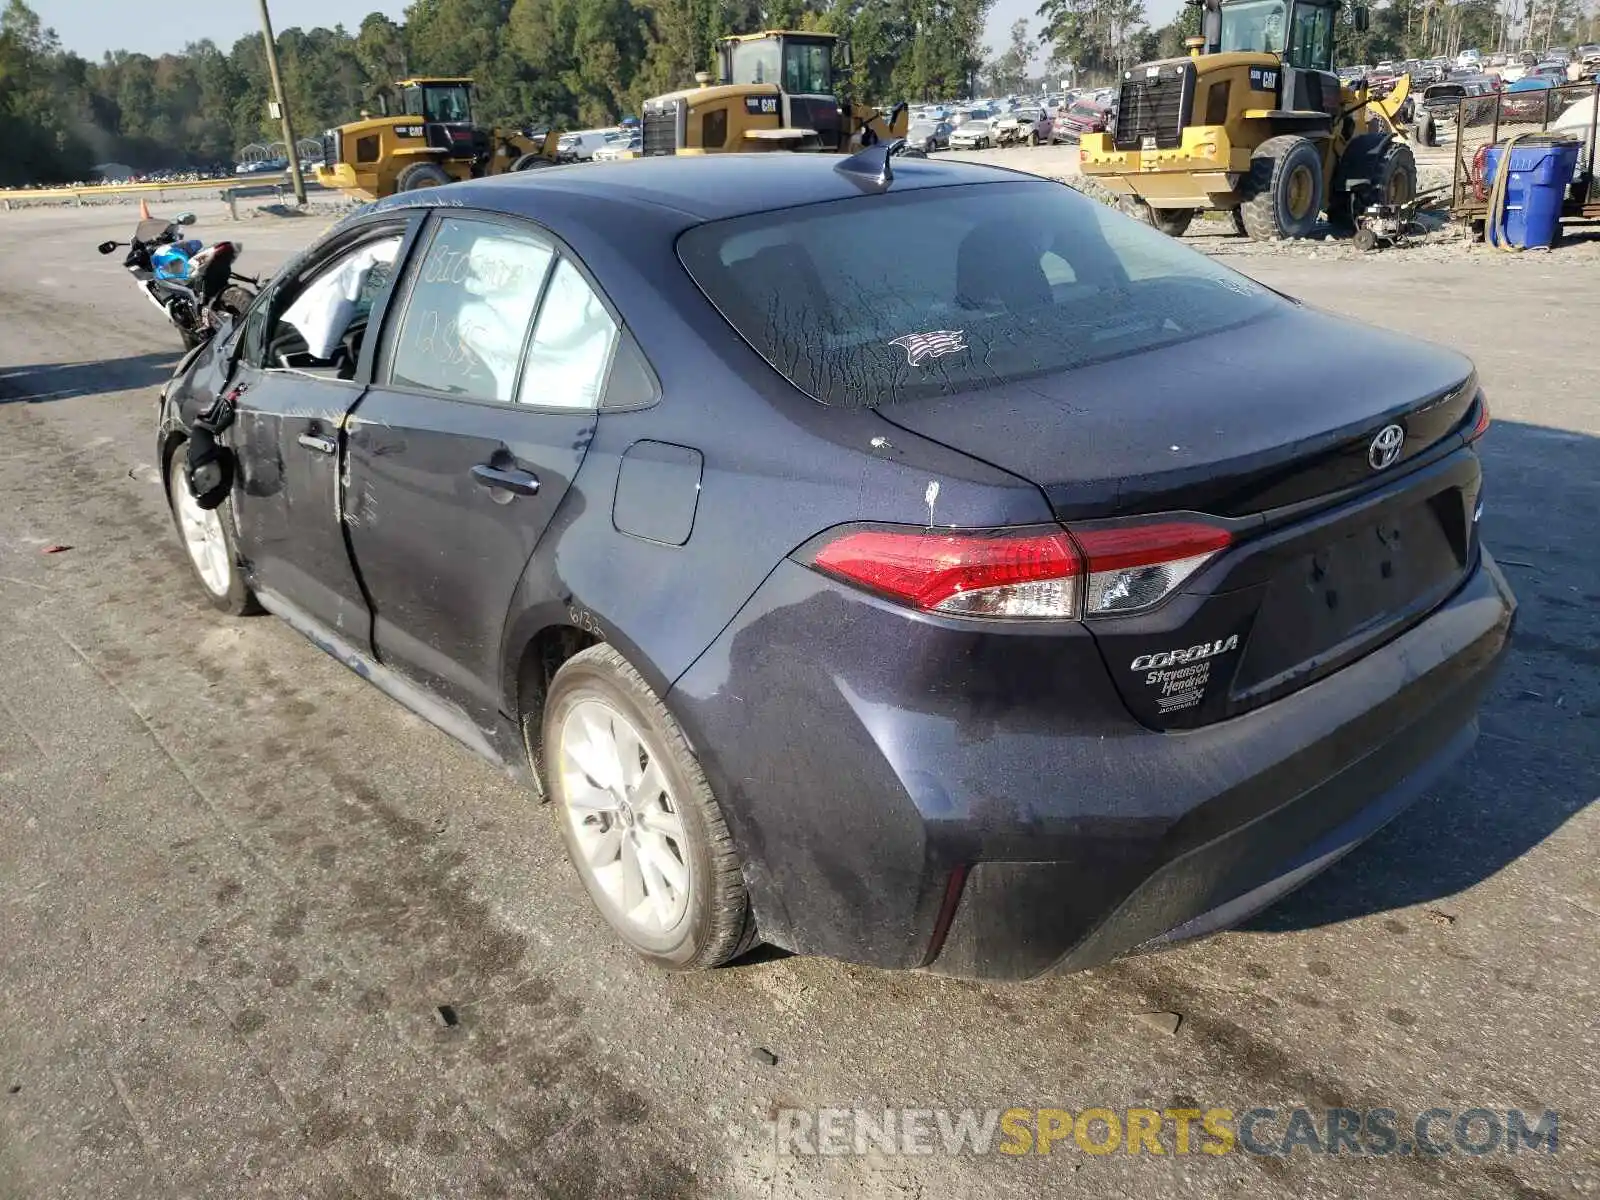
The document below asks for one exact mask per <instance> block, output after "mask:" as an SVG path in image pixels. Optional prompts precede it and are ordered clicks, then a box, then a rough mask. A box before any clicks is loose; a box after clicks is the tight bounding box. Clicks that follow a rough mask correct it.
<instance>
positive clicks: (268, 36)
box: [260, 0, 306, 208]
mask: <svg viewBox="0 0 1600 1200" xmlns="http://www.w3.org/2000/svg"><path fill="white" fill-rule="evenodd" d="M260 4H261V38H262V41H264V42H265V43H266V47H267V73H268V74H270V75H271V76H272V95H273V99H274V101H275V104H276V107H277V109H278V116H279V117H280V118H281V119H282V121H283V144H284V145H285V146H287V147H288V148H289V179H290V181H291V182H292V183H293V184H294V199H295V203H296V204H299V205H300V206H301V207H302V208H303V207H305V202H306V181H305V178H304V177H303V176H302V175H301V174H300V148H299V147H298V146H296V145H295V138H294V122H292V121H291V120H289V104H288V102H287V101H286V100H284V98H283V76H281V75H280V74H279V73H278V43H277V40H276V39H275V38H274V37H273V36H272V14H271V13H269V12H268V11H267V0H260Z"/></svg>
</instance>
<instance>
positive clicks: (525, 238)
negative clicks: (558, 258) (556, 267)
mask: <svg viewBox="0 0 1600 1200" xmlns="http://www.w3.org/2000/svg"><path fill="white" fill-rule="evenodd" d="M554 258H555V250H554V248H553V247H552V246H551V245H550V243H548V242H546V241H544V240H543V239H541V238H538V237H535V236H533V234H531V233H529V232H527V231H524V230H521V229H513V228H510V227H508V226H506V225H502V224H499V223H498V222H492V221H475V220H470V219H466V218H461V217H446V218H445V219H443V220H441V221H440V222H439V224H438V226H437V227H436V228H435V230H434V234H433V240H432V241H431V242H430V243H429V245H428V249H427V253H426V254H425V255H424V256H423V258H422V262H421V265H420V266H419V267H418V268H417V269H416V273H415V275H414V277H413V279H412V283H411V296H410V299H409V301H408V302H407V304H406V311H405V316H404V317H403V318H402V319H401V321H400V325H399V328H398V329H397V330H396V333H395V339H394V346H393V350H392V351H391V353H390V355H389V363H390V365H389V381H390V382H391V383H393V384H395V385H397V386H399V387H412V388H423V389H426V390H428V391H433V392H444V393H447V394H449V395H452V396H461V397H464V398H466V399H471V400H499V401H502V402H508V401H510V400H511V398H512V396H513V394H514V393H515V391H516V383H517V365H518V363H519V362H520V361H521V357H522V345H523V343H524V341H526V340H527V336H528V325H529V323H530V322H531V321H532V319H533V310H534V307H535V306H536V305H537V304H538V303H539V294H540V290H541V289H542V288H543V286H544V281H545V276H546V275H547V274H548V273H549V269H550V264H551V262H552V261H553V259H554Z"/></svg>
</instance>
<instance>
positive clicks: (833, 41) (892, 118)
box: [640, 30, 907, 158]
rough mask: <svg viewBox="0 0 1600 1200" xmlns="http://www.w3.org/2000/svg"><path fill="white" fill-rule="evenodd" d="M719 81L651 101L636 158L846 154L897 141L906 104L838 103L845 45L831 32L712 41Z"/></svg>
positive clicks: (701, 79)
mask: <svg viewBox="0 0 1600 1200" xmlns="http://www.w3.org/2000/svg"><path fill="white" fill-rule="evenodd" d="M717 59H718V67H719V71H718V74H719V76H720V77H719V78H718V79H716V80H713V79H712V78H711V77H710V76H708V75H702V76H697V77H696V78H697V82H698V86H697V87H693V88H686V89H684V90H683V91H677V92H670V93H668V94H667V95H664V96H656V97H655V98H653V99H650V100H647V101H645V103H644V109H643V113H642V115H641V118H640V120H641V125H642V130H641V139H640V140H641V147H640V155H641V156H642V157H647V158H648V157H652V156H655V155H663V154H724V153H749V152H751V151H760V150H802V151H820V152H824V153H845V154H853V153H855V152H856V151H858V150H861V149H862V148H864V147H866V146H871V145H874V144H876V143H878V142H887V141H890V140H892V139H894V138H899V137H904V136H905V132H906V126H907V118H906V106H905V105H904V104H897V105H895V107H894V108H893V109H892V110H890V111H889V112H888V113H887V114H885V113H882V112H880V111H879V110H878V109H876V108H872V107H871V106H869V105H863V104H855V103H852V102H850V101H849V100H847V99H841V98H840V97H839V95H838V94H837V92H836V85H835V78H834V68H835V65H838V66H842V67H848V66H849V64H850V45H849V43H848V42H841V41H840V40H839V39H838V38H837V37H836V36H835V35H833V34H831V33H816V32H798V31H790V30H766V31H765V32H762V33H752V34H744V35H741V36H737V37H729V38H723V39H722V40H721V41H719V42H718V43H717Z"/></svg>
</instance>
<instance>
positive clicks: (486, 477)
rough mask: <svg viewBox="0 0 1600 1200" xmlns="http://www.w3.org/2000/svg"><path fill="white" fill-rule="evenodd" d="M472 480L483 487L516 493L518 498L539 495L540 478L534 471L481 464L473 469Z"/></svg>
mask: <svg viewBox="0 0 1600 1200" xmlns="http://www.w3.org/2000/svg"><path fill="white" fill-rule="evenodd" d="M472 478H473V479H475V480H477V481H478V483H479V484H480V485H481V486H483V487H486V488H496V489H498V490H500V491H502V492H514V493H515V494H516V495H518V496H535V495H538V493H539V477H538V476H537V475H535V474H534V473H533V472H532V471H522V470H518V469H517V468H515V467H491V466H490V465H489V464H488V463H479V464H478V465H477V466H475V467H473V468H472Z"/></svg>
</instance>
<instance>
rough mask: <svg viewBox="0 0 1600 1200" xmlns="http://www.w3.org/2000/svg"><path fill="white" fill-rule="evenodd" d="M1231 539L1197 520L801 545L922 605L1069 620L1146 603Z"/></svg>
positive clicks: (897, 534)
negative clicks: (814, 549)
mask: <svg viewBox="0 0 1600 1200" xmlns="http://www.w3.org/2000/svg"><path fill="white" fill-rule="evenodd" d="M1231 541H1232V538H1231V536H1230V535H1229V534H1228V532H1227V531H1226V530H1224V529H1219V528H1217V527H1216V526H1214V525H1207V524H1204V523H1202V522H1198V521H1173V520H1157V521H1143V522H1139V523H1131V524H1114V525H1110V524H1108V525H1096V526H1092V527H1088V528H1074V529H1073V530H1071V531H1070V532H1068V531H1066V530H1062V529H1053V528H1038V527H1033V528H1027V529H1012V530H997V531H994V532H987V533H940V532H937V531H934V530H907V529H898V528H897V529H855V530H850V531H848V532H845V533H841V534H839V535H838V536H836V537H834V538H832V539H831V540H829V541H827V542H826V543H824V544H823V545H822V547H821V548H820V549H818V550H816V551H815V552H813V553H812V554H811V556H810V557H809V560H808V561H809V562H810V563H811V565H812V566H814V567H816V568H817V569H818V570H819V571H823V572H826V573H827V574H829V575H833V576H835V577H836V578H839V579H843V580H846V581H848V582H850V583H854V584H857V585H859V586H861V587H865V588H868V589H870V590H871V591H874V592H877V593H879V594H881V595H884V596H888V597H890V598H891V599H894V600H898V601H900V602H901V603H903V604H907V605H910V606H911V607H913V608H917V609H920V610H922V611H923V612H934V613H946V614H949V615H952V616H964V617H996V618H1011V619H1016V618H1021V619H1031V620H1057V621H1060V620H1073V619H1077V618H1079V617H1084V616H1091V617H1092V616H1103V615H1118V614H1124V613H1132V612H1138V611H1140V610H1142V609H1146V608H1150V607H1152V606H1153V605H1155V604H1158V603H1160V602H1161V601H1162V600H1164V599H1166V598H1167V597H1168V596H1169V595H1171V594H1172V592H1173V591H1174V590H1175V589H1176V588H1178V587H1179V586H1180V585H1181V584H1182V583H1183V582H1184V580H1186V579H1188V578H1189V577H1190V576H1191V575H1193V574H1194V573H1195V572H1196V571H1198V570H1199V569H1200V568H1201V567H1202V566H1203V565H1205V563H1206V562H1207V561H1208V560H1209V559H1211V558H1212V557H1213V556H1214V555H1216V554H1217V553H1218V552H1219V551H1221V550H1223V549H1224V548H1226V547H1227V546H1228V544H1229V543H1230V542H1231Z"/></svg>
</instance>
